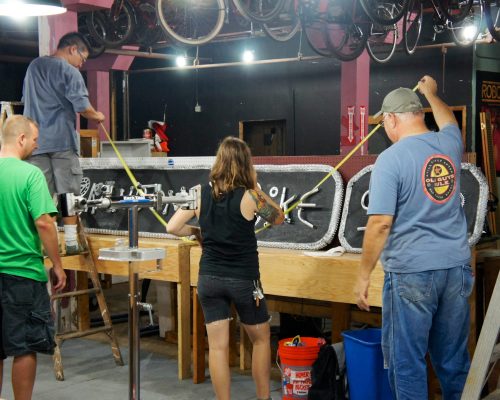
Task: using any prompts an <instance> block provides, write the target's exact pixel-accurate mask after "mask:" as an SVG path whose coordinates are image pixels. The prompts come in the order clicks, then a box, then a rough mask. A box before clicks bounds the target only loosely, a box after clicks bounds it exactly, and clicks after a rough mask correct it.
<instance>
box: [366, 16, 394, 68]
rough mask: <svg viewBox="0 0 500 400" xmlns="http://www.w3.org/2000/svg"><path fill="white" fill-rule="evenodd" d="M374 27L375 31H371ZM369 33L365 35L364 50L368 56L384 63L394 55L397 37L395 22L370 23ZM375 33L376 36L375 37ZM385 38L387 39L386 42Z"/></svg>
mask: <svg viewBox="0 0 500 400" xmlns="http://www.w3.org/2000/svg"><path fill="white" fill-rule="evenodd" d="M374 29H375V33H373V31H374ZM370 32H371V33H370V34H369V35H367V41H366V51H367V52H368V55H369V56H370V58H371V59H372V60H373V61H375V62H378V63H379V64H384V63H386V62H388V61H389V60H390V59H391V58H392V56H393V55H394V51H395V50H396V44H397V39H398V27H397V25H396V24H394V25H392V26H383V25H375V24H372V26H371V28H370ZM375 35H376V36H377V37H375ZM387 39H388V40H389V41H388V42H387Z"/></svg>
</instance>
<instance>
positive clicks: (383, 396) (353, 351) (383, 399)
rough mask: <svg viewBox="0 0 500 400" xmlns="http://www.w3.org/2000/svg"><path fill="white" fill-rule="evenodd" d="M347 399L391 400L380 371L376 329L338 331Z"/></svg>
mask: <svg viewBox="0 0 500 400" xmlns="http://www.w3.org/2000/svg"><path fill="white" fill-rule="evenodd" d="M342 336H343V337H344V349H345V359H346V364H347V381H348V382H349V400H393V397H392V393H391V389H390V387H389V378H388V375H387V370H386V369H384V358H383V356H382V346H381V341H382V340H381V338H382V332H381V330H380V329H360V330H353V331H345V332H342Z"/></svg>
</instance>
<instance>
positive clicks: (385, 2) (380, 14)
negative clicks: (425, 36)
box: [360, 0, 409, 26]
mask: <svg viewBox="0 0 500 400" xmlns="http://www.w3.org/2000/svg"><path fill="white" fill-rule="evenodd" d="M360 2H361V6H362V7H363V10H364V11H365V13H366V14H367V15H368V16H369V17H370V19H371V20H372V21H373V22H374V23H376V24H379V25H388V26H391V25H394V24H395V23H397V22H398V21H399V20H400V19H401V18H403V15H405V11H406V9H407V5H408V2H409V0H392V1H389V0H360ZM386 11H389V12H386Z"/></svg>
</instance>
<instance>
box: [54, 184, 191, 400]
mask: <svg viewBox="0 0 500 400" xmlns="http://www.w3.org/2000/svg"><path fill="white" fill-rule="evenodd" d="M140 187H141V186H140V184H139V183H138V184H137V188H138V189H140ZM111 195H112V193H111V192H110V193H106V196H104V197H102V198H99V199H92V200H89V199H85V198H84V197H82V196H75V195H74V194H73V193H63V194H60V195H59V196H58V198H59V204H60V207H61V209H62V210H63V211H62V212H61V214H62V215H66V216H71V215H76V213H77V212H81V211H87V210H88V209H89V208H91V207H96V208H104V209H127V210H128V247H126V246H121V245H120V246H115V247H109V248H103V249H99V259H100V260H109V261H119V262H128V275H129V308H128V343H129V355H128V360H129V366H128V368H129V385H128V386H129V400H140V363H139V361H140V360H139V348H140V342H139V340H140V339H139V307H142V308H143V309H145V310H147V311H149V310H150V309H151V304H148V303H141V302H140V301H139V300H140V299H141V292H140V290H139V263H140V262H142V261H152V260H156V271H159V270H161V260H162V259H164V258H165V249H164V248H143V249H140V248H139V209H141V208H149V209H150V210H151V211H153V212H158V211H160V210H162V209H163V206H164V205H165V204H170V203H173V204H175V205H176V206H177V208H182V209H189V210H194V209H196V207H197V204H198V194H197V191H196V189H195V188H191V189H190V190H189V193H188V192H187V191H186V189H185V188H184V187H182V188H181V190H180V192H179V193H176V194H173V193H172V194H170V193H169V194H168V195H167V196H165V194H164V193H163V192H162V191H158V192H156V193H155V194H154V195H141V196H114V197H113V196H111ZM158 217H159V216H158Z"/></svg>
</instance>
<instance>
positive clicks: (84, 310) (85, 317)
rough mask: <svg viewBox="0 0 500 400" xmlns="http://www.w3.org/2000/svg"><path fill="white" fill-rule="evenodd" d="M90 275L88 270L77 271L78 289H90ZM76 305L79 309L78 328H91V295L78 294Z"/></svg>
mask: <svg viewBox="0 0 500 400" xmlns="http://www.w3.org/2000/svg"><path fill="white" fill-rule="evenodd" d="M88 287H89V285H88V276H87V273H86V272H81V271H77V273H76V289H77V290H85V289H88ZM76 307H77V310H78V329H80V330H81V331H86V330H88V329H90V310H89V296H88V295H86V296H78V297H77V298H76Z"/></svg>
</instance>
